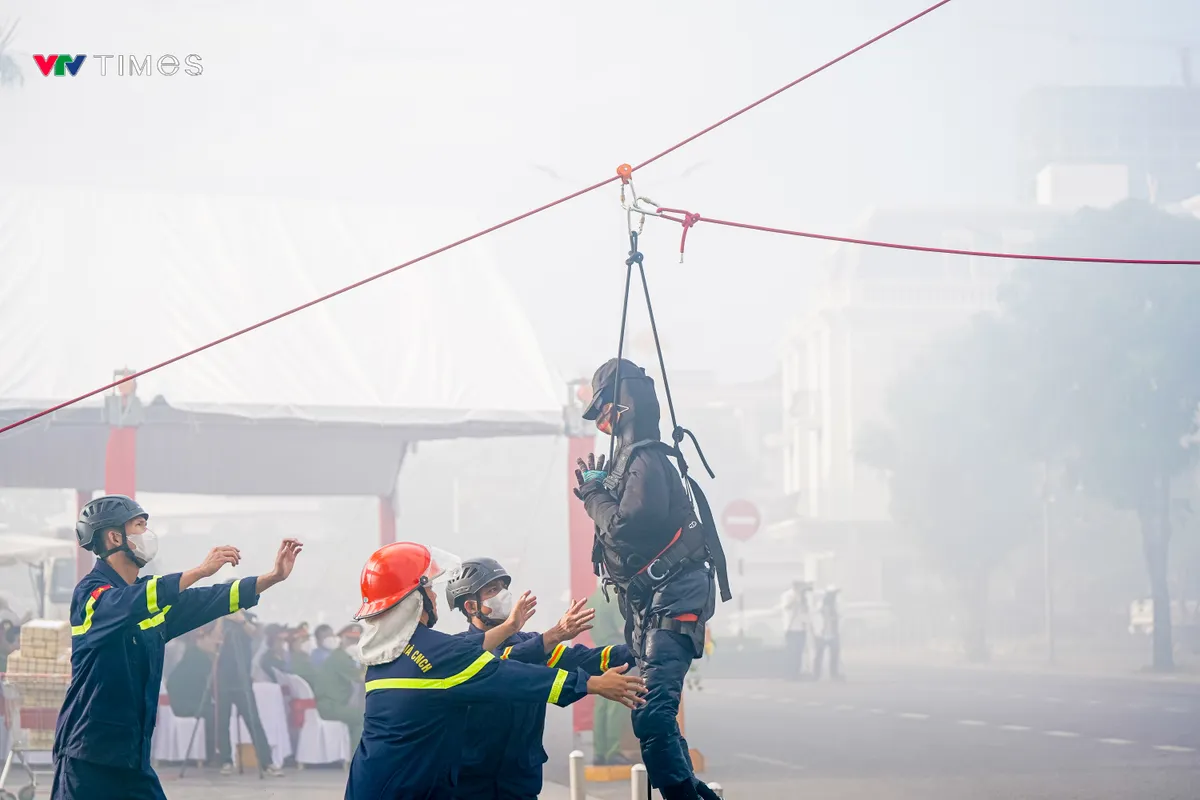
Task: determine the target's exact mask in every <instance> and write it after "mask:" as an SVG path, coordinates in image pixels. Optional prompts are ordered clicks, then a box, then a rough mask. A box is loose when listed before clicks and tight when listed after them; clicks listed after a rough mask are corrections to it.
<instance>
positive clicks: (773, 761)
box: [737, 753, 804, 772]
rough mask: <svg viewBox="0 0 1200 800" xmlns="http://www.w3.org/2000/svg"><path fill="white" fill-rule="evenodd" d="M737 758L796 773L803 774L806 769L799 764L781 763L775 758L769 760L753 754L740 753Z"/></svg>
mask: <svg viewBox="0 0 1200 800" xmlns="http://www.w3.org/2000/svg"><path fill="white" fill-rule="evenodd" d="M737 758H741V759H744V760H746V761H755V762H757V763H759V764H766V765H767V766H771V767H781V768H783V769H790V770H794V771H796V772H802V771H803V770H804V767H802V766H800V765H799V764H789V763H788V762H786V761H779V760H777V759H774V758H767V757H766V756H756V755H754V754H752V753H738V754H737Z"/></svg>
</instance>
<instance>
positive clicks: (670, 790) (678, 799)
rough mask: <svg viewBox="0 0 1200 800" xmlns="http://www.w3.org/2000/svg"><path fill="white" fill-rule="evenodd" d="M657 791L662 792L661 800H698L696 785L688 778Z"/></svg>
mask: <svg viewBox="0 0 1200 800" xmlns="http://www.w3.org/2000/svg"><path fill="white" fill-rule="evenodd" d="M659 791H661V792H662V796H663V800H700V795H699V794H697V793H696V784H695V782H694V781H692V780H691V779H690V778H689V779H688V780H686V781H684V782H683V783H677V784H675V785H674V786H664V787H662V789H660V790H659Z"/></svg>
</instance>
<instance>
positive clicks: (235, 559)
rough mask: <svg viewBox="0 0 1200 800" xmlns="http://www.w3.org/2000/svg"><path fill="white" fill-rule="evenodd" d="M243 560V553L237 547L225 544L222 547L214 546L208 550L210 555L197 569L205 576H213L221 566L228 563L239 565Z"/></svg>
mask: <svg viewBox="0 0 1200 800" xmlns="http://www.w3.org/2000/svg"><path fill="white" fill-rule="evenodd" d="M241 561H242V553H241V551H240V550H238V549H237V548H236V547H232V546H230V545H224V546H222V547H214V548H213V549H212V550H209V551H208V555H207V556H205V557H204V560H203V561H201V562H200V566H199V567H197V568H196V570H197V571H198V572H199V573H200V575H202V576H203V577H205V578H211V577H212V576H213V575H216V574H217V573H218V572H219V571H220V570H221V567H223V566H225V565H226V564H232V565H233V566H235V567H236V566H237V565H238V564H240V563H241Z"/></svg>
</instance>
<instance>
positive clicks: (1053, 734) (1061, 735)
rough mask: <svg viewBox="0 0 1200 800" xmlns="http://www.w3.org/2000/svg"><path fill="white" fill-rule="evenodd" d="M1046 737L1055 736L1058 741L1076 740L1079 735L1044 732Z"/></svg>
mask: <svg viewBox="0 0 1200 800" xmlns="http://www.w3.org/2000/svg"><path fill="white" fill-rule="evenodd" d="M1045 734H1046V735H1047V736H1057V737H1058V738H1059V739H1077V738H1079V734H1078V733H1075V732H1074V731H1045Z"/></svg>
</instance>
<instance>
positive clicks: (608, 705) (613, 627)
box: [587, 587, 633, 766]
mask: <svg viewBox="0 0 1200 800" xmlns="http://www.w3.org/2000/svg"><path fill="white" fill-rule="evenodd" d="M587 607H588V608H594V609H595V610H596V617H595V619H593V620H592V641H594V642H622V641H624V640H625V618H624V617H622V616H621V611H620V609H618V608H617V603H616V601H615V600H614V601H613V602H609V601H608V600H606V599H605V597H604V592H603V589H602V588H601V587H597V589H596V591H595V592H593V593H592V596H591V597H589V598H588V605H587ZM632 728H633V720H632V718H631V717H630V715H629V709H627V708H625V707H624V706H622V705H621V704H620V703H614V702H613V701H611V700H605V699H604V698H603V697H597V698H596V705H595V710H594V712H593V714H592V748H593V750H594V751H595V752H594V756H593V761H594V763H595V764H596V765H597V766H606V765H611V764H629V763H631V762H630V760H629V759H627V758H625V756H623V755H622V754H621V738H622V733H623V732H625V731H626V730H627V729H628V730H632Z"/></svg>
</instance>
